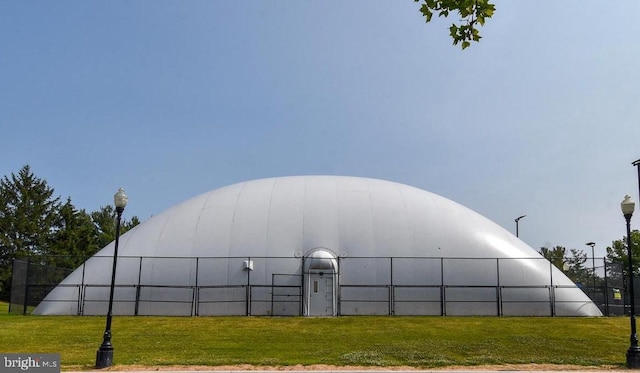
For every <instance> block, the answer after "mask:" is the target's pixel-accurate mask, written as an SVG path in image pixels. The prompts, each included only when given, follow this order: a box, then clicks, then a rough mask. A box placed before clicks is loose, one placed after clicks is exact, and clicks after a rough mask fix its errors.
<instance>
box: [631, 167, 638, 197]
mask: <svg viewBox="0 0 640 373" xmlns="http://www.w3.org/2000/svg"><path fill="white" fill-rule="evenodd" d="M631 164H632V165H634V166H636V167H637V168H638V193H640V159H638V160H637V161H633V162H632V163H631ZM638 198H640V195H638Z"/></svg>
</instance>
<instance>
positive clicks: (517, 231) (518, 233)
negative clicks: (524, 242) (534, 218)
mask: <svg viewBox="0 0 640 373" xmlns="http://www.w3.org/2000/svg"><path fill="white" fill-rule="evenodd" d="M525 216H527V215H520V216H518V217H517V218H516V237H520V232H519V229H518V223H519V222H520V219H522V218H524V217H525Z"/></svg>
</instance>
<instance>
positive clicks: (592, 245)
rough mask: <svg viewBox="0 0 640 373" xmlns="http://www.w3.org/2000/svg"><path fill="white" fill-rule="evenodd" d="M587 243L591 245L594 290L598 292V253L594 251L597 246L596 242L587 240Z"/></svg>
mask: <svg viewBox="0 0 640 373" xmlns="http://www.w3.org/2000/svg"><path fill="white" fill-rule="evenodd" d="M585 245H587V246H591V270H592V272H593V273H592V275H593V290H592V291H593V292H594V293H595V292H596V255H595V253H594V251H593V248H594V247H595V246H596V243H595V242H587V243H586V244H585Z"/></svg>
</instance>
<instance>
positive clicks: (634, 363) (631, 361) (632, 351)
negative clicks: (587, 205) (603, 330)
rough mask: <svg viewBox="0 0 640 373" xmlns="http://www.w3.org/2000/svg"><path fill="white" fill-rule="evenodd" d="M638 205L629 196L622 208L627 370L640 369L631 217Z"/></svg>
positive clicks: (625, 198)
mask: <svg viewBox="0 0 640 373" xmlns="http://www.w3.org/2000/svg"><path fill="white" fill-rule="evenodd" d="M635 207H636V204H635V202H633V200H632V199H631V197H629V196H628V195H627V196H625V197H624V200H623V201H622V203H620V208H621V209H622V215H624V219H625V220H626V221H627V261H628V262H629V268H628V271H629V276H628V277H629V305H630V306H631V309H630V315H629V316H630V317H629V319H630V321H631V336H630V338H629V340H630V342H631V345H630V346H629V349H627V368H633V369H638V368H640V347H638V334H637V333H636V303H635V293H634V291H633V255H632V251H631V216H632V215H633V210H634V209H635Z"/></svg>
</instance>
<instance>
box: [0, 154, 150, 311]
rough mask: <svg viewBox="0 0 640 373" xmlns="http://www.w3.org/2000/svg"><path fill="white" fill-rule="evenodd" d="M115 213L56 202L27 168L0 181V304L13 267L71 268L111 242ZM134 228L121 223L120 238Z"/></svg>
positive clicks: (68, 200)
mask: <svg viewBox="0 0 640 373" xmlns="http://www.w3.org/2000/svg"><path fill="white" fill-rule="evenodd" d="M115 219H116V212H115V209H114V207H113V206H111V205H107V206H101V207H100V208H99V209H98V210H96V211H92V212H88V211H87V210H85V209H78V208H76V207H75V206H74V205H73V203H72V201H71V198H70V197H67V198H66V199H64V200H63V199H62V197H60V196H56V195H55V191H54V189H53V188H52V187H51V186H50V185H49V184H48V183H47V181H46V180H44V179H42V178H39V177H37V176H35V175H34V173H33V172H32V171H31V167H30V166H29V165H25V166H23V167H22V168H21V169H20V170H19V171H18V172H17V173H11V175H8V176H4V177H3V178H2V179H1V180H0V300H4V301H7V300H9V295H10V291H11V277H12V268H13V262H14V260H15V259H17V258H29V260H32V261H36V262H38V263H39V264H44V265H50V266H55V267H61V268H69V269H75V268H76V267H78V266H79V265H80V264H82V263H83V262H84V261H85V260H86V259H87V258H89V257H91V256H92V255H93V254H95V253H96V252H97V251H98V250H100V249H102V248H103V247H105V246H106V245H108V244H109V243H110V242H111V241H113V240H114V239H115V235H116V232H115V231H116V226H115ZM138 224H140V221H139V219H138V217H136V216H133V217H132V218H131V219H129V220H127V219H123V221H122V224H121V233H124V232H126V231H128V230H129V229H131V228H133V227H135V226H136V225H138Z"/></svg>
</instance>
